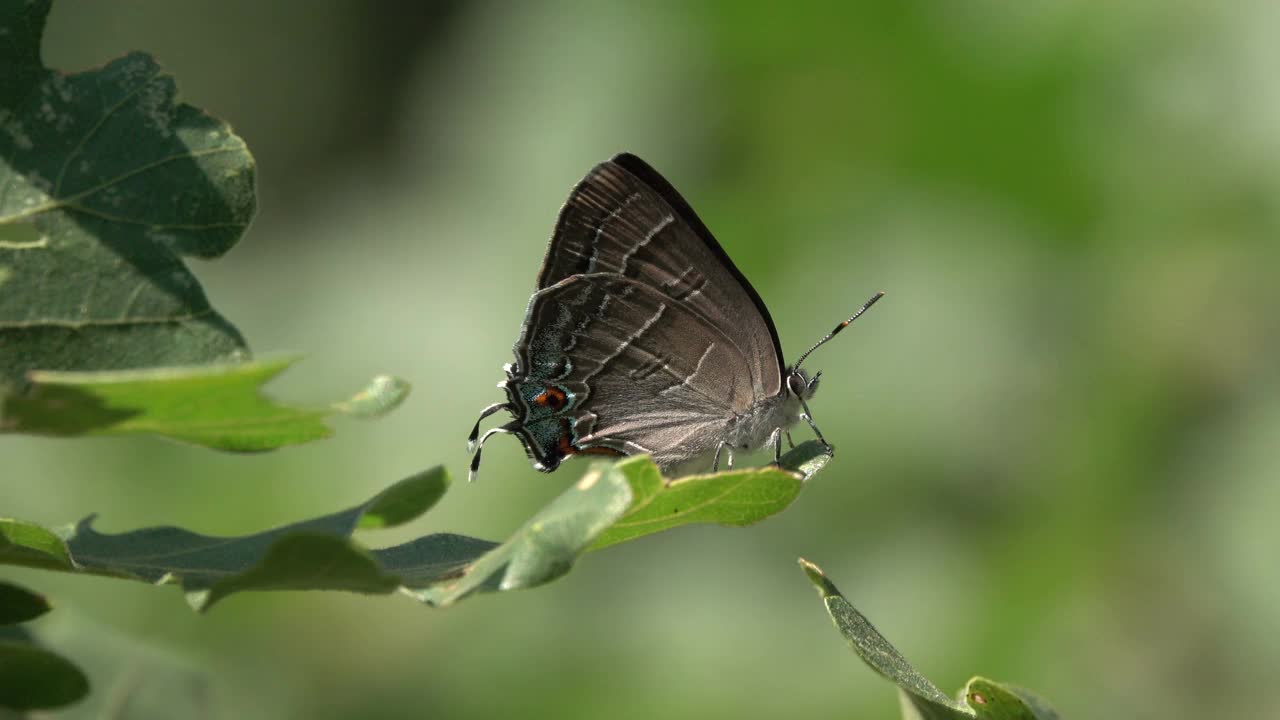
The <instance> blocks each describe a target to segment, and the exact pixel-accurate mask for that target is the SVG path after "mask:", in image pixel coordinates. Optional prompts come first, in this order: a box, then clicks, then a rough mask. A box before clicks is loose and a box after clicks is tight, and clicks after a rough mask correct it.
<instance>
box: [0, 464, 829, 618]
mask: <svg viewBox="0 0 1280 720" xmlns="http://www.w3.org/2000/svg"><path fill="white" fill-rule="evenodd" d="M795 453H796V454H793V455H788V457H787V458H784V461H786V462H792V461H794V462H796V463H798V464H806V463H808V464H812V462H813V461H814V459H815V458H816V457H818V456H819V455H824V454H826V451H825V450H823V451H822V452H819V453H817V454H815V453H814V451H813V448H810V447H807V446H801V448H797V450H796V451H795ZM819 465H820V463H819ZM801 477H802V476H801V475H800V473H799V472H798V471H795V470H790V469H787V470H780V469H778V468H759V469H753V470H738V471H733V472H726V473H720V474H719V475H708V476H694V477H691V478H682V479H677V480H673V481H670V482H665V481H663V480H662V479H661V477H660V476H658V475H657V468H656V467H655V466H654V465H653V463H652V462H651V461H649V460H648V459H647V458H642V457H638V458H628V459H625V460H622V461H620V462H617V463H612V464H610V463H602V464H596V465H592V466H591V467H590V468H589V469H588V471H587V473H586V474H585V475H584V476H583V477H582V478H581V479H580V480H579V481H578V482H577V483H575V484H574V485H573V486H571V487H570V488H568V489H567V490H565V491H564V492H563V493H561V494H560V495H559V496H558V497H557V498H556V499H555V500H553V501H552V502H551V503H550V504H549V505H547V506H546V507H545V508H543V509H542V510H541V511H540V512H538V513H537V514H536V515H534V516H533V518H531V519H530V520H529V521H528V522H526V523H525V524H524V525H523V526H522V527H521V528H520V529H519V530H517V531H516V532H515V533H514V534H513V535H512V536H511V537H510V538H509V539H508V540H507V541H506V542H504V543H502V544H498V543H494V542H491V541H488V540H481V539H478V538H472V537H467V536H464V535H454V534H451V533H436V534H432V535H426V536H424V537H420V538H418V539H416V540H412V541H410V542H406V543H403V544H401V545H396V546H394V547H388V548H381V549H371V548H368V547H366V546H365V545H363V544H361V543H360V542H357V541H356V540H355V539H354V538H353V537H352V534H353V533H354V532H355V531H356V530H358V529H373V528H385V527H392V526H395V525H400V524H403V523H406V522H409V521H410V520H413V519H415V518H417V517H419V516H420V515H422V514H423V513H425V512H426V511H427V510H428V509H430V508H431V507H432V506H433V505H434V504H435V503H436V502H437V501H438V500H439V499H440V497H441V496H442V495H443V494H444V492H445V490H446V489H447V487H448V475H447V474H446V473H445V471H444V470H443V469H442V468H435V469H433V470H429V471H427V472H424V473H421V474H419V475H415V476H413V477H410V478H408V479H406V480H402V481H401V482H399V483H397V484H395V485H393V486H391V487H390V488H387V489H386V490H384V491H383V492H381V493H379V494H378V495H376V496H375V497H373V498H371V499H369V500H367V501H365V502H363V503H361V504H359V505H356V506H355V507H351V508H348V509H346V510H343V511H341V512H337V513H333V514H331V515H326V516H323V517H319V518H315V519H312V520H307V521H303V522H298V523H293V524H291V525H285V526H282V527H278V528H275V529H273V530H268V531H266V532H262V533H257V534H254V535H246V536H241V537H213V536H208V535H201V534H199V533H195V532H192V531H190V530H185V529H182V528H177V527H152V528H143V529H140V530H133V531H130V532H125V533H120V534H107V533H100V532H98V531H97V530H95V529H94V528H93V519H94V518H93V517H92V516H90V517H88V518H85V519H84V520H82V521H80V522H79V523H77V524H76V525H74V526H72V527H68V528H66V529H64V530H61V531H59V532H57V533H55V532H53V531H51V530H47V529H45V528H42V527H40V526H38V525H34V524H31V523H26V522H22V521H19V520H12V519H0V564H10V565H25V566H30V567H39V568H46V569H50V570H60V571H64V572H73V573H85V574H94V575H103V576H109V577H117V578H126V579H132V580H139V581H142V582H147V583H151V584H154V585H165V584H173V585H178V586H179V587H181V588H182V590H183V592H184V593H185V594H186V597H187V600H188V602H189V603H190V604H191V605H192V607H194V608H195V609H196V610H199V611H204V610H207V609H209V608H210V607H212V606H213V605H215V604H217V603H218V602H219V601H221V600H222V599H224V598H226V597H227V596H229V595H231V594H233V593H237V592H243V591H248V590H259V591H265V590H345V591H350V592H361V593H370V594H381V593H389V592H392V591H395V590H400V591H402V592H405V593H407V594H409V595H411V596H413V597H415V598H417V599H419V600H421V601H423V602H425V603H428V604H431V605H440V606H444V605H451V604H453V603H455V602H457V601H459V600H461V599H463V598H465V597H467V596H469V595H471V594H473V593H476V592H491V591H505V590H516V589H520V588H529V587H534V586H536V585H540V584H542V583H545V582H549V581H551V580H554V579H555V578H557V577H559V576H561V575H563V574H564V573H566V572H568V570H569V569H570V568H571V567H572V566H573V564H574V562H576V561H577V559H578V557H580V556H581V555H582V553H583V552H585V551H586V550H587V549H588V548H591V547H593V546H595V547H602V546H603V544H602V543H601V542H600V540H601V539H602V537H604V536H605V535H606V533H610V532H617V533H618V534H616V535H614V536H613V537H612V538H611V540H610V543H616V542H621V541H622V540H625V539H630V538H635V537H640V536H642V535H646V534H648V533H651V532H657V531H659V530H662V529H665V528H668V527H672V526H674V525H680V524H686V523H690V522H718V523H721V524H725V525H745V524H748V523H751V522H755V521H757V520H760V519H761V518H763V517H766V516H767V515H770V514H772V513H775V512H777V511H779V510H781V509H782V508H784V507H786V506H787V504H788V503H790V502H791V500H792V499H793V498H794V497H795V494H796V492H798V490H799V487H800V485H801V484H802V482H803V481H802V480H801ZM673 503H683V504H685V506H684V507H683V508H675V507H674V506H673ZM669 510H672V511H673V512H669ZM672 515H673V516H674V519H672V518H671V517H669V516H672ZM651 519H652V521H650V520H651ZM620 520H626V521H628V522H629V523H630V524H624V525H621V526H620V529H618V528H619V525H618V524H619V521H620Z"/></svg>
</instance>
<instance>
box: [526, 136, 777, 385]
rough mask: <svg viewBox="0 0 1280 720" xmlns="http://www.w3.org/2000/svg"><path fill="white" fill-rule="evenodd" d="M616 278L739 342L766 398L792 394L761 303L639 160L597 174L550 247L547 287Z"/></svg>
mask: <svg viewBox="0 0 1280 720" xmlns="http://www.w3.org/2000/svg"><path fill="white" fill-rule="evenodd" d="M587 273H616V274H618V275H622V276H624V277H627V278H630V279H632V280H635V281H637V282H639V283H642V284H644V285H647V286H649V287H650V288H653V289H654V290H656V291H658V292H659V293H661V294H662V295H664V296H665V297H667V298H668V299H670V300H671V301H674V302H675V303H678V304H682V305H685V306H687V308H688V310H689V311H690V312H692V313H694V314H696V315H697V316H699V317H700V318H702V320H703V321H704V322H705V323H706V324H708V325H710V326H711V327H713V328H717V329H719V330H721V331H723V332H724V333H725V334H726V335H728V337H729V342H731V343H732V344H733V345H734V346H735V348H736V349H737V350H738V353H737V354H738V355H740V356H741V357H743V358H745V359H744V360H743V362H742V364H740V365H737V366H735V367H734V368H733V371H735V372H740V373H744V374H746V376H747V378H748V380H749V381H750V382H751V385H752V388H753V394H754V396H755V397H756V399H763V398H766V397H770V396H773V395H776V394H777V393H779V392H780V391H781V389H782V372H783V367H782V360H781V350H780V346H779V343H778V337H777V331H776V330H775V329H774V326H773V321H772V319H771V318H770V317H769V314H768V310H767V309H766V308H765V307H764V303H763V302H762V301H761V300H760V297H759V295H758V294H757V293H756V292H755V290H754V289H753V288H752V287H751V284H750V283H748V282H747V280H746V278H745V277H743V276H742V273H741V272H739V271H738V269H737V268H736V267H735V266H734V264H733V262H732V261H731V260H730V259H729V257H728V256H727V255H726V254H725V252H724V250H723V249H721V248H720V246H719V244H718V243H717V242H716V240H715V238H714V237H712V235H711V233H710V232H709V231H707V229H706V226H704V225H703V224H702V222H701V221H700V220H699V219H698V217H697V216H696V215H695V214H694V213H693V210H692V209H690V208H689V205H688V203H686V202H685V201H684V199H683V198H681V197H680V195H679V194H678V193H677V192H676V191H675V189H674V188H672V187H671V186H670V184H669V183H667V182H666V181H665V180H664V179H662V176H661V175H659V174H658V173H657V171H655V170H653V169H652V168H650V167H649V166H648V165H647V164H645V163H644V161H642V160H640V159H639V158H637V157H635V156H633V155H627V154H623V155H619V156H617V157H615V158H613V159H612V160H609V161H607V162H604V163H601V164H600V165H597V166H596V167H595V168H594V169H593V170H592V171H591V172H590V173H588V175H587V176H586V177H585V178H584V179H583V180H582V182H581V183H579V184H578V186H577V187H575V188H574V190H573V192H572V193H571V194H570V196H569V199H568V200H567V201H566V202H565V205H564V208H563V209H562V210H561V211H560V218H559V221H558V222H557V224H556V230H555V233H554V235H553V236H552V239H551V243H550V246H549V247H548V248H547V256H546V260H545V261H544V263H543V267H542V271H541V273H540V274H539V277H538V287H539V288H547V287H550V286H552V285H554V284H556V283H558V282H560V281H562V280H564V279H566V278H568V277H571V276H573V275H580V274H587Z"/></svg>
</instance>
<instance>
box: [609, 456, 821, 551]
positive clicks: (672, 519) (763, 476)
mask: <svg viewBox="0 0 1280 720" xmlns="http://www.w3.org/2000/svg"><path fill="white" fill-rule="evenodd" d="M830 457H831V455H830V451H829V450H828V449H827V448H824V447H823V446H822V445H821V444H820V443H817V442H807V443H804V444H802V445H801V446H799V447H797V448H796V449H794V450H792V451H791V452H789V453H787V454H786V455H785V456H784V457H783V458H782V462H781V467H774V466H765V467H760V468H751V469H744V470H730V471H726V472H719V473H710V474H706V475H689V476H686V477H682V478H676V479H671V480H667V479H664V478H663V477H662V474H661V472H659V470H658V466H657V465H654V463H653V461H652V460H650V459H649V458H648V457H646V456H638V457H634V458H627V459H626V460H621V461H619V462H618V465H617V467H618V470H619V471H620V472H622V474H623V475H624V476H625V477H626V478H627V482H628V484H629V485H630V487H631V494H632V501H631V507H629V508H628V509H627V512H626V514H625V515H623V516H622V517H621V518H619V519H618V521H617V522H615V523H614V524H613V525H612V526H610V527H609V529H608V530H606V531H605V532H604V534H603V535H601V536H600V538H599V539H597V540H596V542H595V544H593V545H592V546H591V549H592V550H598V549H600V548H604V547H608V546H609V545H614V544H616V543H620V542H624V541H626V540H633V539H635V538H638V537H642V536H644V535H649V534H651V533H655V532H661V531H663V530H667V529H670V528H673V527H678V526H680V525H689V524H693V523H715V524H718V525H728V526H732V527H743V526H746V525H751V524H753V523H757V522H760V521H761V520H763V519H765V518H767V517H769V516H770V515H775V514H777V513H779V512H782V511H783V510H784V509H786V508H787V506H788V505H790V504H791V502H792V501H793V500H795V498H796V496H797V495H799V494H800V489H801V488H802V487H803V486H804V481H805V478H806V477H808V476H810V475H812V474H813V473H814V472H817V470H818V469H820V468H821V467H822V465H825V463H826V459H828V458H830ZM792 468H796V469H792Z"/></svg>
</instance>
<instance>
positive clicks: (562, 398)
mask: <svg viewBox="0 0 1280 720" xmlns="http://www.w3.org/2000/svg"><path fill="white" fill-rule="evenodd" d="M568 401H569V396H567V395H565V394H564V391H563V390H561V389H560V388H557V387H552V386H550V385H548V386H547V388H546V389H545V390H543V391H542V392H541V393H540V394H539V395H538V396H537V397H535V398H534V399H533V402H534V404H536V405H539V406H541V407H549V408H551V409H552V410H559V409H560V408H562V407H564V405H565V403H567V402H568Z"/></svg>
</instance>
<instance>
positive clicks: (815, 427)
mask: <svg viewBox="0 0 1280 720" xmlns="http://www.w3.org/2000/svg"><path fill="white" fill-rule="evenodd" d="M800 408H801V409H802V410H804V412H802V413H800V417H802V418H804V421H805V422H807V423H809V427H811V428H813V434H814V435H817V436H818V442H820V443H822V445H823V446H824V447H826V449H827V452H831V451H833V450H834V449H835V448H833V447H831V443H829V442H827V439H826V438H824V437H822V431H821V430H819V429H818V425H817V424H816V423H814V422H813V415H812V414H811V413H810V412H809V403H807V402H805V401H804V398H800Z"/></svg>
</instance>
